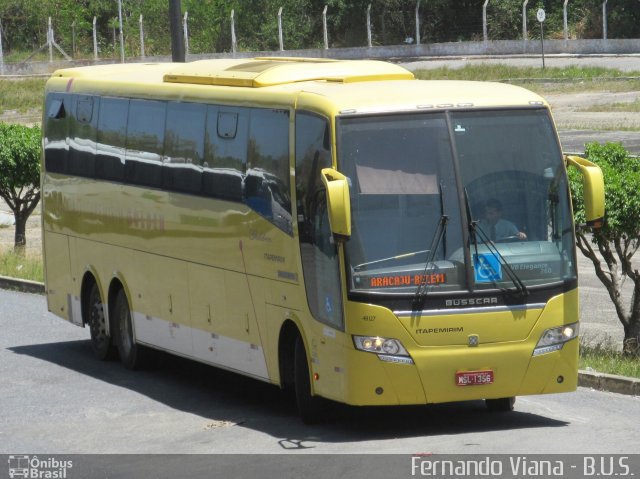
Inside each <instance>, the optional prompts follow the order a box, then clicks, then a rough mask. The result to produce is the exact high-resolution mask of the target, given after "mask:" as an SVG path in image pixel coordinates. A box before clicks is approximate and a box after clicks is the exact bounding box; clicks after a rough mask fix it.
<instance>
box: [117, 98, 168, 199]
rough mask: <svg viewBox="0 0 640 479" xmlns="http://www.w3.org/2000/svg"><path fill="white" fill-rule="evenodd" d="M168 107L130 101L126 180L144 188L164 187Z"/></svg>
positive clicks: (159, 102) (162, 104)
mask: <svg viewBox="0 0 640 479" xmlns="http://www.w3.org/2000/svg"><path fill="white" fill-rule="evenodd" d="M165 112H166V103H165V102H161V101H150V100H131V102H130V104H129V121H128V124H127V155H126V162H125V177H126V180H127V182H128V183H133V184H136V185H141V186H152V187H159V186H161V185H162V153H163V146H164V145H163V144H164V125H165Z"/></svg>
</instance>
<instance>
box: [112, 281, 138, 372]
mask: <svg viewBox="0 0 640 479" xmlns="http://www.w3.org/2000/svg"><path fill="white" fill-rule="evenodd" d="M113 315H114V324H115V326H116V330H117V336H116V345H117V346H118V354H119V355H120V362H121V363H122V365H123V366H124V367H125V368H127V369H139V368H141V367H142V365H143V360H144V351H143V347H142V346H140V345H138V344H136V342H135V339H134V337H133V325H132V321H131V311H130V310H129V301H127V295H126V294H125V293H124V291H123V290H122V289H121V290H119V291H118V294H117V295H116V300H115V301H114V307H113Z"/></svg>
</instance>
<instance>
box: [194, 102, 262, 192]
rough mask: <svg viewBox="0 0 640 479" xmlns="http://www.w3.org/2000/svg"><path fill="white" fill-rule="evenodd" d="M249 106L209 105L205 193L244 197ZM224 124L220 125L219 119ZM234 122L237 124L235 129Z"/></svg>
mask: <svg viewBox="0 0 640 479" xmlns="http://www.w3.org/2000/svg"><path fill="white" fill-rule="evenodd" d="M249 111H250V110H249V109H248V108H229V107H217V106H211V105H210V106H209V107H208V108H207V128H206V137H205V152H204V162H203V177H202V193H203V194H204V195H206V196H211V197H214V198H221V199H227V200H231V201H242V199H243V177H244V173H245V170H246V165H247V144H248V141H249ZM219 121H221V122H223V123H224V125H221V126H220V128H218V122H219ZM231 125H234V126H235V131H233V128H232V126H231Z"/></svg>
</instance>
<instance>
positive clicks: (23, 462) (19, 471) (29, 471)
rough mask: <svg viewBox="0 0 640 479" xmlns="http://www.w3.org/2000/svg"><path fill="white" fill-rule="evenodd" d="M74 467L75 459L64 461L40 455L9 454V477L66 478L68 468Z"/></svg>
mask: <svg viewBox="0 0 640 479" xmlns="http://www.w3.org/2000/svg"><path fill="white" fill-rule="evenodd" d="M72 467H73V461H63V460H59V459H56V458H53V457H47V458H46V459H39V458H38V456H33V457H31V456H26V455H11V456H9V477H10V478H11V479H13V478H14V477H26V478H33V479H66V478H67V477H68V476H67V469H71V468H72Z"/></svg>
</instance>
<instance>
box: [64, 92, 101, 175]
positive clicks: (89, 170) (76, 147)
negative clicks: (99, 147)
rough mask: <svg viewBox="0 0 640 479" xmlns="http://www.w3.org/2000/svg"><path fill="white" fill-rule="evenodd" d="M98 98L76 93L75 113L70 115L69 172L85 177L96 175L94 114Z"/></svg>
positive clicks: (74, 99) (74, 98)
mask: <svg viewBox="0 0 640 479" xmlns="http://www.w3.org/2000/svg"><path fill="white" fill-rule="evenodd" d="M94 103H96V104H97V103H98V101H97V99H95V98H94V97H92V96H87V95H74V96H73V101H72V109H71V111H72V112H73V114H71V115H69V164H68V173H69V174H70V175H78V176H85V177H89V178H91V177H93V176H95V154H96V137H97V131H96V127H97V123H98V122H97V115H94V114H93V110H94Z"/></svg>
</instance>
